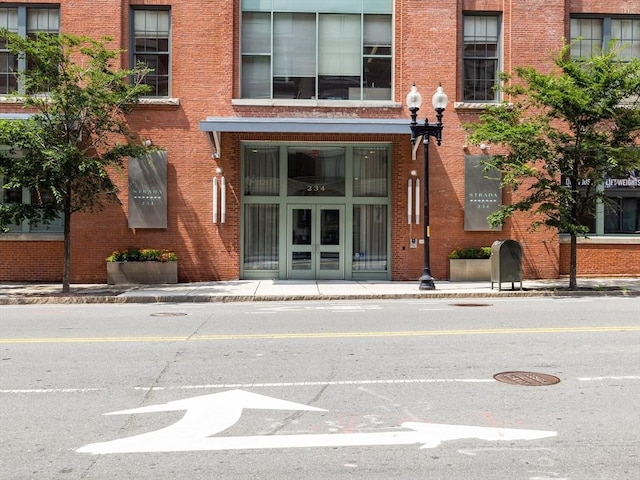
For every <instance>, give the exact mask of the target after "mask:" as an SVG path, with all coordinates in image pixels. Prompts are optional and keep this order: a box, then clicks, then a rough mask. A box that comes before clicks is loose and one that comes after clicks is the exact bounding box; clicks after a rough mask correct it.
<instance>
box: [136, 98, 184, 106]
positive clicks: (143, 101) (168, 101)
mask: <svg viewBox="0 0 640 480" xmlns="http://www.w3.org/2000/svg"><path fill="white" fill-rule="evenodd" d="M138 106H142V107H178V106H180V99H179V98H168V97H158V98H156V97H143V98H140V99H139V100H138Z"/></svg>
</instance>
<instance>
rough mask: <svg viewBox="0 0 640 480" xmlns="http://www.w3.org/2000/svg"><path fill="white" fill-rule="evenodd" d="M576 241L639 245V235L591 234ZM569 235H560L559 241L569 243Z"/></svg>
mask: <svg viewBox="0 0 640 480" xmlns="http://www.w3.org/2000/svg"><path fill="white" fill-rule="evenodd" d="M577 240H578V243H591V244H618V245H640V235H634V234H629V235H613V234H612V235H595V234H594V235H593V236H590V237H587V238H585V237H578V238H577ZM570 241H571V237H570V236H569V235H567V234H561V235H560V243H569V242H570Z"/></svg>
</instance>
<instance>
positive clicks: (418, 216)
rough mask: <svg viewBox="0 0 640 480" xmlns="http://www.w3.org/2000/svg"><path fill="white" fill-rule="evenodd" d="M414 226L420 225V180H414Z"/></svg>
mask: <svg viewBox="0 0 640 480" xmlns="http://www.w3.org/2000/svg"><path fill="white" fill-rule="evenodd" d="M416 225H420V179H419V178H416Z"/></svg>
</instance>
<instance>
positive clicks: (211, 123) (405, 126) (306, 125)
mask: <svg viewBox="0 0 640 480" xmlns="http://www.w3.org/2000/svg"><path fill="white" fill-rule="evenodd" d="M200 130H201V131H203V132H205V133H206V134H207V139H208V140H209V145H210V147H211V151H212V156H213V158H218V157H219V156H220V132H249V133H335V134H339V133H360V134H396V135H409V134H410V133H411V131H410V129H409V121H408V120H403V119H384V118H277V117H207V118H206V119H205V120H201V121H200Z"/></svg>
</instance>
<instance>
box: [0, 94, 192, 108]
mask: <svg viewBox="0 0 640 480" xmlns="http://www.w3.org/2000/svg"><path fill="white" fill-rule="evenodd" d="M3 103H6V104H8V103H12V104H21V103H24V97H20V96H15V95H0V104H3ZM138 105H141V106H160V107H177V106H179V105H180V99H179V98H169V97H143V98H140V99H139V100H138Z"/></svg>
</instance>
